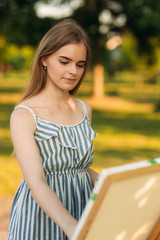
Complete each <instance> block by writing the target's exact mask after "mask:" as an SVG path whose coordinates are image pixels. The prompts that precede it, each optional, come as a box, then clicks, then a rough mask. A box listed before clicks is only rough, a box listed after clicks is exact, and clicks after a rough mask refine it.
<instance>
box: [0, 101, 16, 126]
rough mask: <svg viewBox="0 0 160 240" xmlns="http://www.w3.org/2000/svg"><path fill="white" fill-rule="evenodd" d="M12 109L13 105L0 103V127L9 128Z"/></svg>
mask: <svg viewBox="0 0 160 240" xmlns="http://www.w3.org/2000/svg"><path fill="white" fill-rule="evenodd" d="M13 109H14V104H6V103H0V127H1V128H9V122H10V115H11V113H12V111H13Z"/></svg>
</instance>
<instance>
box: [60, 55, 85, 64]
mask: <svg viewBox="0 0 160 240" xmlns="http://www.w3.org/2000/svg"><path fill="white" fill-rule="evenodd" d="M59 57H61V58H64V59H66V60H68V61H73V60H72V59H71V58H68V57H65V56H59ZM78 62H79V63H86V61H85V60H82V61H78Z"/></svg>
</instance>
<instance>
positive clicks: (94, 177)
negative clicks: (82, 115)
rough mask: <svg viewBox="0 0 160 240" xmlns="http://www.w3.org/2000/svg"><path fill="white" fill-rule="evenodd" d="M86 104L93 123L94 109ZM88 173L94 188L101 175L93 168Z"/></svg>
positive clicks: (88, 169)
mask: <svg viewBox="0 0 160 240" xmlns="http://www.w3.org/2000/svg"><path fill="white" fill-rule="evenodd" d="M84 103H85V106H86V109H87V113H88V117H89V120H90V123H91V122H92V108H91V106H90V105H89V104H88V103H87V102H85V101H84ZM87 172H88V173H89V175H90V178H91V181H92V186H94V185H95V182H96V181H97V179H98V177H99V174H98V173H97V172H95V171H94V170H93V169H92V168H87Z"/></svg>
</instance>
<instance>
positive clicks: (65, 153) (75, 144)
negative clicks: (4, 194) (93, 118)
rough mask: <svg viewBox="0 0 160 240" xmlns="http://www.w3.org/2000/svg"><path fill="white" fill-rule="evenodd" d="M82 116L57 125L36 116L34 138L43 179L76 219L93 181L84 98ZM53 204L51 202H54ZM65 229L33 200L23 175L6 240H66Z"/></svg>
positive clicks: (21, 106) (88, 125) (84, 203)
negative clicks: (74, 120) (39, 157)
mask: <svg viewBox="0 0 160 240" xmlns="http://www.w3.org/2000/svg"><path fill="white" fill-rule="evenodd" d="M79 101H80V102H81V104H82V108H83V113H84V117H83V119H82V120H81V121H80V122H79V123H77V124H75V125H58V124H54V123H52V122H49V121H47V120H44V119H42V118H40V117H38V116H37V115H36V114H35V113H34V112H33V110H32V109H30V108H28V107H26V106H24V105H18V106H17V107H16V108H26V109H28V110H29V111H30V112H31V113H32V114H33V117H34V119H35V121H36V132H35V141H36V144H37V147H38V149H39V153H40V156H41V160H42V165H43V169H44V173H45V176H46V181H47V183H48V185H49V186H50V187H51V188H52V190H53V191H54V192H55V193H56V194H57V195H58V197H59V199H60V200H61V201H62V203H63V205H64V206H65V207H66V209H67V210H68V211H69V212H70V213H71V215H72V216H73V217H74V218H76V219H77V220H79V218H80V216H81V214H82V211H83V209H84V207H85V205H86V202H87V201H88V199H89V197H90V193H91V191H92V184H91V179H90V177H89V174H88V173H87V170H86V169H87V167H89V166H90V165H91V164H92V162H93V145H92V140H93V139H94V138H95V137H96V135H97V134H96V133H95V132H94V131H93V130H92V128H91V126H90V122H89V119H88V115H87V111H86V108H85V104H84V103H83V101H81V100H79ZM53 208H54V206H53ZM66 239H68V238H67V236H66V235H65V234H64V232H63V231H62V230H61V229H60V228H59V227H58V225H56V224H55V223H54V222H53V221H52V220H51V219H50V218H49V217H48V216H47V215H46V214H45V212H43V210H42V209H41V208H40V207H39V205H38V204H37V203H36V202H35V201H34V199H33V198H32V195H31V191H30V189H29V188H28V186H27V184H26V182H25V180H24V179H22V181H21V183H20V186H19V188H18V191H17V193H16V195H15V198H14V201H13V205H12V210H11V216H10V221H9V228H8V237H7V240H66Z"/></svg>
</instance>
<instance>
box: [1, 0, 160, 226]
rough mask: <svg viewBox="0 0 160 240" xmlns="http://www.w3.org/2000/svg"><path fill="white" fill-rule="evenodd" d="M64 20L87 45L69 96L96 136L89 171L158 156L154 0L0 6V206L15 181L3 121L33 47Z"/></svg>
mask: <svg viewBox="0 0 160 240" xmlns="http://www.w3.org/2000/svg"><path fill="white" fill-rule="evenodd" d="M64 18H73V19H75V20H76V21H77V22H78V23H79V24H80V25H81V26H82V27H83V28H84V29H85V30H86V32H87V33H88V35H89V37H90V41H91V48H92V61H91V64H90V67H89V71H88V74H87V76H86V78H85V80H84V82H83V84H82V85H81V88H80V90H79V92H78V94H77V97H79V98H81V99H84V100H86V101H88V102H89V103H90V104H91V106H92V108H93V120H92V127H93V129H94V130H95V131H96V132H97V133H98V134H99V135H98V137H97V138H96V139H95V140H94V149H95V154H94V156H95V157H94V163H93V168H94V169H95V170H97V171H100V170H101V169H102V168H107V167H110V166H116V165H121V164H125V163H129V162H133V161H141V160H151V159H153V158H156V157H159V156H160V138H159V136H160V126H159V125H160V97H159V96H160V1H159V0H129V1H128V0H116V1H114V0H41V1H37V0H0V196H1V198H0V200H1V199H2V197H3V198H4V197H7V196H8V197H10V196H13V195H14V194H15V191H16V189H17V187H18V185H19V183H20V180H21V178H22V175H21V173H20V169H19V167H18V163H17V160H16V158H12V157H11V153H12V149H13V148H12V143H11V138H10V130H9V119H10V114H11V112H12V111H13V109H14V107H15V105H16V104H17V103H18V101H19V99H20V96H21V92H22V90H23V88H24V86H25V84H26V81H27V80H28V79H29V68H30V64H31V62H32V59H33V56H34V53H35V49H36V47H37V45H38V43H39V41H40V40H41V38H42V37H43V35H44V34H45V33H46V32H47V31H48V30H49V29H50V28H51V27H52V26H53V25H54V24H55V23H57V22H58V21H60V20H62V19H64ZM0 203H1V202H0ZM2 215H3V216H4V213H3V212H2V210H0V219H1V217H2ZM7 217H8V215H7ZM0 224H1V222H0Z"/></svg>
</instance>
